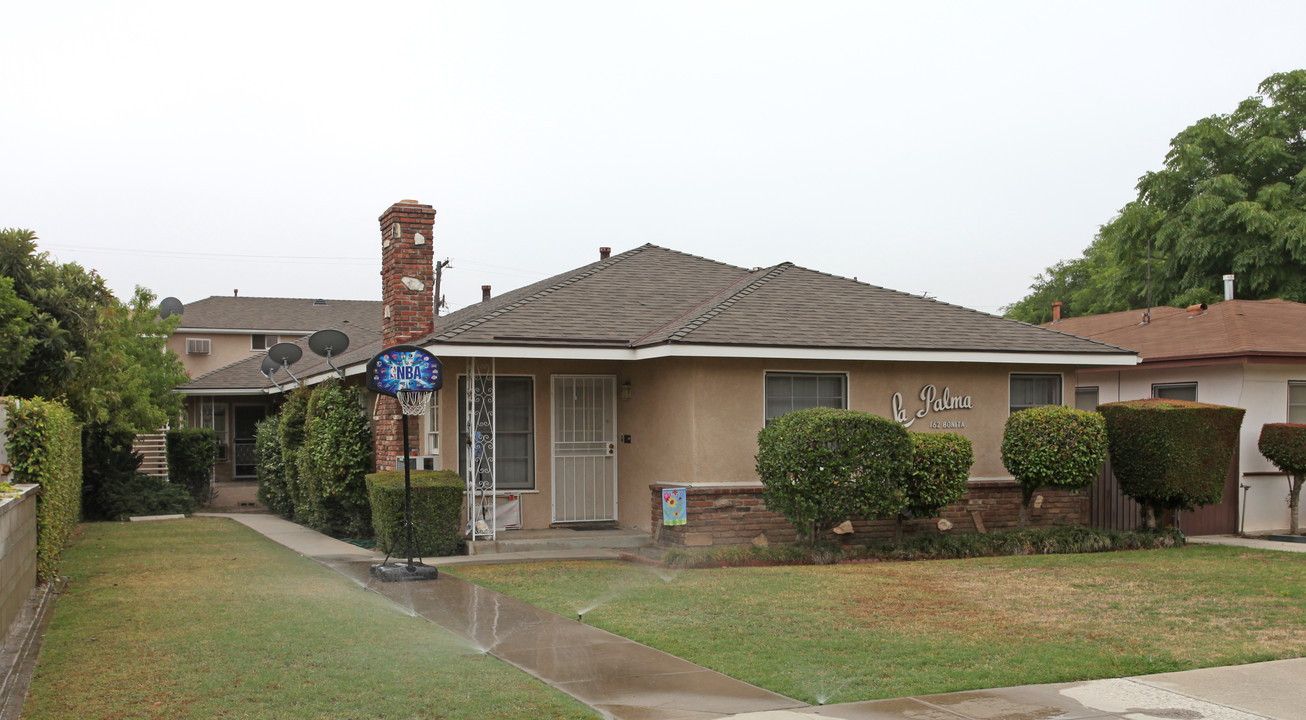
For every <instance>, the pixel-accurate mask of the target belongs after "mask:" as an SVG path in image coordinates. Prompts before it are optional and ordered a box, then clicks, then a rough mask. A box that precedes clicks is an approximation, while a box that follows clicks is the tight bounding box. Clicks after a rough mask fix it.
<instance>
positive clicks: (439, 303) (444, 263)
mask: <svg viewBox="0 0 1306 720" xmlns="http://www.w3.org/2000/svg"><path fill="white" fill-rule="evenodd" d="M452 262H453V261H452V260H450V259H449V258H445V259H443V260H441V261H440V262H438V263H436V264H435V316H436V317H440V308H442V307H448V304H447V303H445V301H444V296H443V295H441V294H440V273H441V272H442V271H443V270H444V269H445V268H449V269H450V270H452V269H453V265H452V264H450V263H452Z"/></svg>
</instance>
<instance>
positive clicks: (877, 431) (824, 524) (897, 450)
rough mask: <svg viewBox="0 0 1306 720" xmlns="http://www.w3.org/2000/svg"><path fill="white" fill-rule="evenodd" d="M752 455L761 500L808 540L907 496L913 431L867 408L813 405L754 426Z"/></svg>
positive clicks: (887, 513) (889, 512)
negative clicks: (754, 455) (756, 429)
mask: <svg viewBox="0 0 1306 720" xmlns="http://www.w3.org/2000/svg"><path fill="white" fill-rule="evenodd" d="M756 459H757V474H758V476H759V477H760V478H761V480H762V484H763V486H765V489H764V490H763V492H762V497H763V499H764V500H765V501H766V506H767V508H768V509H770V510H772V511H774V512H778V513H780V514H781V515H784V517H785V519H786V520H788V521H789V522H791V523H793V524H794V525H795V527H796V528H797V529H798V534H799V535H800V536H803V537H806V538H807V539H808V541H809V542H810V543H811V544H813V545H815V544H816V542H817V541H818V540H820V538H821V536H822V535H824V533H825V532H826V531H828V530H829V529H830V528H832V527H834V526H835V525H837V524H839V523H841V522H843V521H844V520H849V519H852V518H877V517H892V516H894V515H897V514H898V513H899V512H901V511H902V509H903V508H904V507H905V506H906V504H907V495H906V491H905V490H904V488H903V480H904V478H906V477H907V474H908V473H909V472H910V471H911V462H912V442H911V438H910V437H908V435H907V430H906V429H905V428H903V427H902V426H901V425H899V424H898V423H896V422H893V421H892V420H888V419H886V418H882V417H879V416H876V415H872V414H870V413H864V412H856V411H853V410H835V409H832V408H811V409H808V410H797V411H794V412H791V413H786V414H784V415H781V416H780V417H777V418H775V419H773V420H772V421H771V422H770V424H768V425H767V426H766V427H764V428H762V430H761V432H759V433H758V434H757V458H756Z"/></svg>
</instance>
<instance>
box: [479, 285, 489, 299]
mask: <svg viewBox="0 0 1306 720" xmlns="http://www.w3.org/2000/svg"><path fill="white" fill-rule="evenodd" d="M489 299H490V286H489V285H482V286H481V302H485V301H486V300H489Z"/></svg>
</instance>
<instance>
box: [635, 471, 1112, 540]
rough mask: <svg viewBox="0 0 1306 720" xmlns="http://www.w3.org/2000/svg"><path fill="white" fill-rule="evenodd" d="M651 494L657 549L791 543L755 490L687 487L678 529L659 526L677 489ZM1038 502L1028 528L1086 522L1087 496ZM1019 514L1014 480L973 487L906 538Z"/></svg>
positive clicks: (866, 532)
mask: <svg viewBox="0 0 1306 720" xmlns="http://www.w3.org/2000/svg"><path fill="white" fill-rule="evenodd" d="M649 487H650V489H651V490H652V520H653V538H654V542H655V543H656V544H657V545H658V546H660V547H707V546H713V545H748V544H759V545H761V544H767V545H770V544H783V543H792V542H795V541H796V540H797V539H798V538H797V533H796V532H795V531H794V527H793V526H792V525H790V524H789V522H788V521H786V520H785V519H784V517H783V516H781V515H779V514H778V513H774V512H771V511H770V510H768V509H767V508H766V503H765V502H763V501H762V488H761V486H745V487H738V486H735V487H730V486H726V487H690V488H688V489H687V491H686V498H685V499H686V504H687V506H688V507H687V508H686V517H685V524H684V525H674V526H664V525H663V524H662V489H663V488H671V487H682V486H680V485H676V484H674V483H658V484H655V485H651V486H649ZM1038 495H1041V496H1042V497H1043V501H1042V503H1041V504H1040V506H1039V507H1037V508H1030V513H1029V525H1030V527H1044V526H1049V525H1082V524H1084V523H1086V522H1087V521H1088V496H1087V495H1086V494H1084V493H1077V494H1076V493H1071V492H1069V491H1066V490H1057V489H1044V490H1040V491H1039V492H1038V493H1036V497H1037V496H1038ZM1019 513H1020V486H1019V485H1017V484H1016V483H1015V482H1014V481H1005V482H1004V481H993V480H985V481H981V482H973V483H971V484H970V485H969V486H968V487H967V489H966V496H965V497H964V498H962V500H961V502H958V503H955V504H953V505H949V506H948V507H946V508H944V510H943V512H942V513H940V515H939V517H938V518H931V519H928V520H913V521H909V522H908V523H907V525H906V527H905V529H904V532H905V533H906V534H909V535H911V534H917V533H922V532H939V529H938V521H939V519H940V518H942V519H946V520H948V521H949V522H951V523H952V524H953V528H952V530H949V531H948V532H954V533H958V532H959V533H969V532H983V531H987V530H1006V529H1013V528H1015V527H1016V524H1017V520H1018V517H1019ZM894 525H895V524H894V521H893V520H871V521H863V520H858V521H854V522H853V534H852V535H851V536H845V537H851V541H852V542H853V543H856V544H861V543H865V542H867V541H870V540H888V539H892V538H893V536H894Z"/></svg>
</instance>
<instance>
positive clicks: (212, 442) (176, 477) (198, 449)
mask: <svg viewBox="0 0 1306 720" xmlns="http://www.w3.org/2000/svg"><path fill="white" fill-rule="evenodd" d="M166 441H167V448H168V450H167V452H168V481H169V482H173V483H177V484H179V485H181V486H182V487H184V488H186V490H188V491H189V492H190V496H191V497H192V498H194V500H195V502H196V504H198V505H207V504H208V503H209V501H211V500H212V499H213V483H212V482H210V478H211V477H212V475H213V463H214V462H215V461H217V459H218V435H217V433H215V432H214V431H213V428H178V429H176V430H169V431H168V432H167V435H166Z"/></svg>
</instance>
